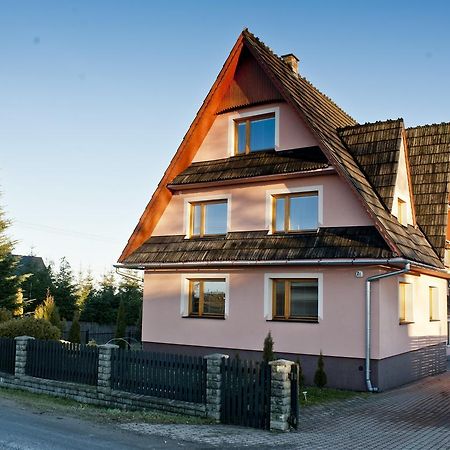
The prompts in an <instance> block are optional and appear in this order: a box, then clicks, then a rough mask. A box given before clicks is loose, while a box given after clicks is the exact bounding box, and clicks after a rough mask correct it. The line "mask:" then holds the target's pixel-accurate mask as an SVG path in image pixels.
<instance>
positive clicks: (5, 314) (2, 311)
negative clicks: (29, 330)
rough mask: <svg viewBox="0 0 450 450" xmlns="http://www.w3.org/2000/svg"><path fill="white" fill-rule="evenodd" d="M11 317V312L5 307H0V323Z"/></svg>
mask: <svg viewBox="0 0 450 450" xmlns="http://www.w3.org/2000/svg"><path fill="white" fill-rule="evenodd" d="M12 318H13V315H12V312H11V311H10V310H9V309H6V308H0V323H1V322H6V321H7V320H11V319H12Z"/></svg>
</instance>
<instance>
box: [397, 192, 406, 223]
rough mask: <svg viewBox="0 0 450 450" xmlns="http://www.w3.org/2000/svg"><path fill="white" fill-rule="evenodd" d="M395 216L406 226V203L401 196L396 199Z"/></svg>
mask: <svg viewBox="0 0 450 450" xmlns="http://www.w3.org/2000/svg"><path fill="white" fill-rule="evenodd" d="M397 218H398V221H399V222H400V224H401V225H403V226H404V227H406V226H408V209H407V204H406V202H405V201H404V200H402V199H401V198H398V199H397Z"/></svg>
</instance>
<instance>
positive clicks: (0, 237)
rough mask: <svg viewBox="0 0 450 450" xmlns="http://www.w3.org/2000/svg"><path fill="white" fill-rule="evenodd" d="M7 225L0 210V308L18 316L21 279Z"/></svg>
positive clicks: (8, 223) (7, 222)
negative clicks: (17, 272)
mask: <svg viewBox="0 0 450 450" xmlns="http://www.w3.org/2000/svg"><path fill="white" fill-rule="evenodd" d="M9 225H10V222H9V221H8V220H7V219H5V216H4V212H3V211H2V209H1V208H0V308H5V309H7V310H9V311H11V312H12V313H13V314H19V313H20V308H21V299H22V297H21V292H20V284H21V282H22V277H21V276H19V275H17V274H16V268H17V263H18V258H17V257H16V256H14V255H13V254H12V251H13V248H14V242H13V241H12V240H11V239H10V238H9V236H8V235H7V230H8V227H9Z"/></svg>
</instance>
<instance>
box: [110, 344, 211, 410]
mask: <svg viewBox="0 0 450 450" xmlns="http://www.w3.org/2000/svg"><path fill="white" fill-rule="evenodd" d="M111 364H112V368H111V387H112V388H113V389H117V390H121V391H126V392H133V393H136V394H142V395H151V396H153V397H161V398H168V399H172V400H182V401H187V402H194V403H205V402H206V360H205V359H204V358H202V357H195V356H184V355H172V354H165V353H153V352H145V351H128V350H122V349H118V350H114V351H113V353H112V361H111Z"/></svg>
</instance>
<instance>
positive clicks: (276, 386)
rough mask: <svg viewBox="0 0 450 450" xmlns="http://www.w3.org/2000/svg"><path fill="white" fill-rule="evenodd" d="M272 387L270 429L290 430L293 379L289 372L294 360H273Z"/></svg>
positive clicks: (271, 363) (271, 364)
mask: <svg viewBox="0 0 450 450" xmlns="http://www.w3.org/2000/svg"><path fill="white" fill-rule="evenodd" d="M269 364H270V366H271V372H272V387H271V393H270V430H271V431H287V430H289V416H290V414H291V380H290V378H289V374H290V373H291V367H292V366H293V365H294V364H295V363H294V362H293V361H287V360H285V359H278V360H276V361H271V362H270V363H269Z"/></svg>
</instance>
